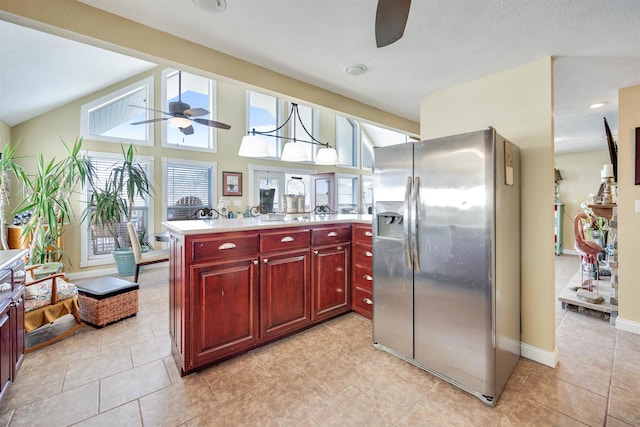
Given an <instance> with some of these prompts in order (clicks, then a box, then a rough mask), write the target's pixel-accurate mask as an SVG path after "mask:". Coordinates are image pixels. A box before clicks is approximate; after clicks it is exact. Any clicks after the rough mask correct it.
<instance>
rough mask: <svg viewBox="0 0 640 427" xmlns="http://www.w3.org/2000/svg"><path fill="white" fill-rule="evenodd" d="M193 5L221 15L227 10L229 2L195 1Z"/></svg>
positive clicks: (221, 0) (218, 0)
mask: <svg viewBox="0 0 640 427" xmlns="http://www.w3.org/2000/svg"><path fill="white" fill-rule="evenodd" d="M193 3H194V4H195V5H196V6H198V7H199V8H200V9H202V10H204V11H205V12H210V13H221V12H224V10H225V9H226V8H227V0H193Z"/></svg>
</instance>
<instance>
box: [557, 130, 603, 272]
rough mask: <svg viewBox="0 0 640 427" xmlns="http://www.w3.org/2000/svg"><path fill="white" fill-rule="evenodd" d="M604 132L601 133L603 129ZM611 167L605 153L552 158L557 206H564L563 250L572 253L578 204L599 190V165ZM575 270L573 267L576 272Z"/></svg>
mask: <svg viewBox="0 0 640 427" xmlns="http://www.w3.org/2000/svg"><path fill="white" fill-rule="evenodd" d="M603 130H604V129H603ZM607 163H611V160H610V159H609V150H595V151H582V152H579V153H564V154H556V155H555V165H556V168H557V169H558V170H560V173H561V174H562V181H560V184H559V185H558V187H559V190H560V202H561V203H563V204H564V218H563V231H564V232H563V233H562V234H563V242H562V243H563V246H564V250H565V252H566V251H567V250H568V251H574V248H573V242H574V235H573V218H574V217H575V216H576V214H577V213H578V212H579V211H580V201H581V200H587V198H588V197H589V194H590V193H593V194H596V193H597V192H598V189H599V188H600V170H601V169H602V165H604V164H607ZM577 268H578V266H577V264H576V269H577Z"/></svg>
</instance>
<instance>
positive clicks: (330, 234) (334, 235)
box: [327, 231, 338, 237]
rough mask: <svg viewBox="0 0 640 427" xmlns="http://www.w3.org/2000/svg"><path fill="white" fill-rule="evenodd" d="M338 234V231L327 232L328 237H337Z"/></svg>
mask: <svg viewBox="0 0 640 427" xmlns="http://www.w3.org/2000/svg"><path fill="white" fill-rule="evenodd" d="M337 235H338V233H336V232H335V231H330V232H329V233H327V237H336V236H337Z"/></svg>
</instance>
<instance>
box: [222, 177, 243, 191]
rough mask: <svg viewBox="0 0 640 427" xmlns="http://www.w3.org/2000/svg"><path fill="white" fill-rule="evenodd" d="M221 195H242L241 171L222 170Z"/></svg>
mask: <svg viewBox="0 0 640 427" xmlns="http://www.w3.org/2000/svg"><path fill="white" fill-rule="evenodd" d="M222 195H223V196H242V173H240V172H222Z"/></svg>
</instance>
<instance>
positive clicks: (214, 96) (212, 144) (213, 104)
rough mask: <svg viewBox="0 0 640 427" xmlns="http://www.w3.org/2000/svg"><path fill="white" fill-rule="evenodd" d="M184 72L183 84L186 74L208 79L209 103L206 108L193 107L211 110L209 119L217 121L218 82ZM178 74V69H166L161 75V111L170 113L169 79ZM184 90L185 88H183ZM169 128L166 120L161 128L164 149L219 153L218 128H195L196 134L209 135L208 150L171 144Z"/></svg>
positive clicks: (199, 126) (197, 126)
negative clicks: (203, 133) (205, 133)
mask: <svg viewBox="0 0 640 427" xmlns="http://www.w3.org/2000/svg"><path fill="white" fill-rule="evenodd" d="M181 71H182V78H183V82H184V74H190V75H192V76H196V77H199V78H202V79H207V80H208V91H209V94H208V96H209V103H208V105H206V106H203V105H193V107H200V108H206V109H208V110H209V116H208V117H209V119H210V120H214V121H217V116H218V85H217V81H216V80H213V79H210V78H208V77H205V76H202V75H199V74H194V73H189V72H187V71H184V70H181ZM177 73H178V69H174V68H165V69H163V70H162V71H161V73H160V75H161V78H160V105H161V108H160V109H161V110H162V111H165V109H167V110H166V111H168V108H169V103H168V100H167V78H168V77H169V76H170V75H174V74H177ZM183 89H184V88H183ZM168 126H169V121H168V120H164V121H162V122H161V128H162V132H161V134H162V143H161V144H162V147H163V148H171V149H174V150H175V149H177V150H189V151H198V152H204V153H217V152H218V132H216V130H217V128H213V127H210V126H204V125H196V126H194V132H198V131H199V130H201V131H203V132H204V131H206V132H207V135H208V139H209V142H208V146H207V147H206V148H202V147H196V146H192V145H185V144H179V143H176V144H174V143H170V142H169V141H168V137H169V135H168V134H169V132H168ZM185 136H188V135H185Z"/></svg>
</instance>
